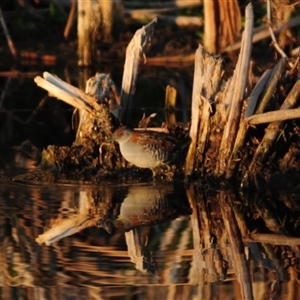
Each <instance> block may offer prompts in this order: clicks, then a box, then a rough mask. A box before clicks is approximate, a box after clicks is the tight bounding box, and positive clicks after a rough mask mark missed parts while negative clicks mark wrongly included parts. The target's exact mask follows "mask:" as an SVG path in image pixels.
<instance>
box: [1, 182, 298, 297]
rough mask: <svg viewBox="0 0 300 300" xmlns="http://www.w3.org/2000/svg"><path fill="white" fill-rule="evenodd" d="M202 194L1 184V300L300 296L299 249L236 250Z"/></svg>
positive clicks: (188, 189) (196, 190)
mask: <svg viewBox="0 0 300 300" xmlns="http://www.w3.org/2000/svg"><path fill="white" fill-rule="evenodd" d="M16 178H19V177H16ZM201 191H202V189H201V186H199V185H196V186H194V185H190V186H185V185H183V184H182V185H181V184H180V183H176V184H164V185H161V184H158V183H148V184H133V185H128V184H123V185H110V184H106V185H104V184H103V185H99V186H92V185H79V184H76V185H72V184H42V185H41V184H36V185H34V184H28V183H26V184H24V183H21V182H18V181H17V182H11V181H3V182H1V189H0V240H1V244H0V253H1V256H0V257H1V260H0V270H1V271H0V295H1V297H0V298H1V299H251V298H249V294H248V296H247V293H248V292H249V290H251V291H252V292H253V295H254V296H253V299H299V297H300V289H299V287H300V286H299V283H298V277H297V276H298V270H299V269H298V260H299V258H297V257H299V253H300V252H299V248H298V247H297V246H292V247H288V246H286V247H281V246H272V245H271V244H269V243H256V242H247V243H243V244H242V246H241V247H239V237H238V235H237V236H234V234H235V233H232V232H231V230H232V229H231V228H230V226H229V227H228V225H226V222H231V220H230V211H229V212H228V211H226V209H228V207H227V206H226V203H225V204H224V203H223V207H225V209H223V208H221V213H220V211H218V210H215V211H213V210H211V208H212V207H214V205H215V204H214V203H213V202H214V201H220V198H219V199H215V200H213V199H212V198H211V197H207V196H206V198H203V197H204V196H203V194H202V193H201ZM193 197H196V199H195V198H193ZM230 197H231V196H230V195H229V198H230ZM196 200H197V201H196ZM235 200H236V199H235ZM197 203H198V204H197ZM216 203H217V202H216ZM218 203H219V202H218ZM197 206H198V209H197ZM205 207H206V208H207V210H206V209H205ZM206 213H208V214H210V217H209V218H207V217H206V216H205V214H206ZM219 213H220V215H218V214H219ZM199 214H202V215H199ZM237 215H238V214H237ZM219 218H223V220H219ZM208 220H210V221H211V222H218V221H219V222H220V224H219V225H218V224H217V225H216V224H208V223H207V222H206V221H208ZM222 222H224V224H225V229H223V228H222V226H223V224H222ZM200 223H201V224H202V226H201V224H200ZM206 223H207V224H206ZM209 228H210V230H209ZM216 228H219V231H220V232H219V236H218V239H217V240H216V236H215V234H217V232H216ZM217 230H218V229H217ZM212 233H214V234H212ZM45 234H48V236H47V235H46V236H45ZM38 237H39V239H38V241H39V242H40V243H41V242H43V243H42V244H41V245H40V244H39V243H38V242H37V238H38ZM207 237H209V238H211V241H207ZM235 239H236V240H235ZM45 243H46V244H48V245H46V244H45ZM230 243H232V245H231V244H230ZM236 243H237V245H236ZM247 290H248V292H247ZM250 295H251V292H250Z"/></svg>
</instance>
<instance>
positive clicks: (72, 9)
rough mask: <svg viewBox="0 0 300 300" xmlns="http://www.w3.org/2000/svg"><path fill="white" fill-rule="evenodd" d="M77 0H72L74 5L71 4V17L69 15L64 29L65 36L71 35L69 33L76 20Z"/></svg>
mask: <svg viewBox="0 0 300 300" xmlns="http://www.w3.org/2000/svg"><path fill="white" fill-rule="evenodd" d="M76 3H77V1H76V0H72V5H71V9H70V13H69V17H68V21H67V24H66V27H65V30H64V38H65V39H67V38H68V37H69V33H70V30H71V27H72V24H73V21H74V17H75V13H76V6H77V4H76Z"/></svg>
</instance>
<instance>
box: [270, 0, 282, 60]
mask: <svg viewBox="0 0 300 300" xmlns="http://www.w3.org/2000/svg"><path fill="white" fill-rule="evenodd" d="M267 18H268V19H267V25H268V27H269V31H270V35H271V38H272V41H273V43H274V47H275V49H276V50H277V51H278V53H279V54H280V55H281V56H282V57H285V58H286V57H287V55H286V54H285V52H284V51H283V50H282V49H281V48H280V46H279V45H278V43H277V40H276V37H275V34H274V32H273V29H272V14H271V1H270V0H267Z"/></svg>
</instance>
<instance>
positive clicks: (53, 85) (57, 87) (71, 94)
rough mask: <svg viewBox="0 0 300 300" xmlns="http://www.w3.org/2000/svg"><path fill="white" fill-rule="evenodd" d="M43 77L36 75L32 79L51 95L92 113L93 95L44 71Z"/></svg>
mask: <svg viewBox="0 0 300 300" xmlns="http://www.w3.org/2000/svg"><path fill="white" fill-rule="evenodd" d="M43 77H44V78H42V77H40V76H37V77H35V79H34V81H35V83H36V84H37V85H38V86H39V87H41V88H43V89H45V90H46V91H48V92H49V93H50V95H51V96H53V97H56V98H58V99H59V100H62V101H64V102H66V103H67V104H69V105H71V106H73V107H75V108H78V109H83V110H86V111H88V112H89V113H91V114H92V113H93V105H92V104H93V103H94V102H95V98H94V97H91V96H89V95H87V94H85V93H84V92H83V91H81V90H80V89H78V88H76V87H74V86H71V85H70V84H68V83H66V82H64V81H62V80H61V79H59V78H58V77H56V76H53V75H51V74H50V73H48V72H44V73H43Z"/></svg>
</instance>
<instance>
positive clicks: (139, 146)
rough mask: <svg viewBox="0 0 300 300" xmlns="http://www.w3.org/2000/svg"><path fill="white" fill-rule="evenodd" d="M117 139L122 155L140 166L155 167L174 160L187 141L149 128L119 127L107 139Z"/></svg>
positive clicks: (153, 168)
mask: <svg viewBox="0 0 300 300" xmlns="http://www.w3.org/2000/svg"><path fill="white" fill-rule="evenodd" d="M108 141H109V142H112V141H117V142H118V143H119V146H120V151H121V154H122V155H123V157H124V158H125V159H126V160H127V161H128V162H130V163H132V164H134V165H135V166H137V167H140V168H149V169H151V170H152V172H153V176H155V169H156V168H157V167H159V166H162V165H167V166H168V164H169V163H171V162H174V161H175V160H176V158H178V156H179V155H180V154H181V153H182V151H183V150H184V148H186V147H187V145H188V144H189V141H188V142H187V140H186V139H184V140H181V139H177V138H175V137H173V136H171V135H169V134H167V133H163V132H156V131H151V130H141V131H139V130H134V129H131V128H129V127H126V126H122V127H119V128H118V129H117V130H116V131H115V132H114V133H113V135H112V137H111V138H110V139H109V140H108Z"/></svg>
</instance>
